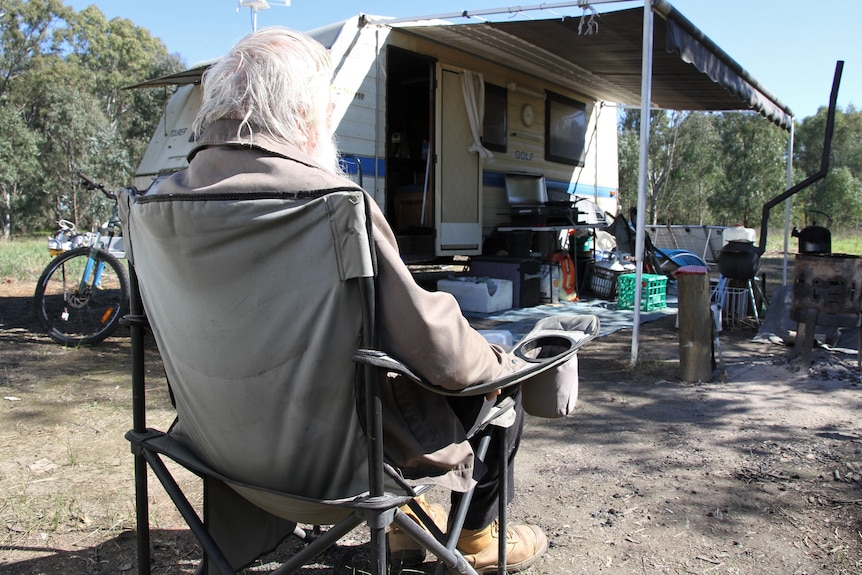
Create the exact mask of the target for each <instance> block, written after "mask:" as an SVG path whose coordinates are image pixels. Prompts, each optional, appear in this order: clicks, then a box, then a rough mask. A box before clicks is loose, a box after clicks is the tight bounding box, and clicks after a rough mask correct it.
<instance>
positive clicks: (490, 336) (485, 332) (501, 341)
mask: <svg viewBox="0 0 862 575" xmlns="http://www.w3.org/2000/svg"><path fill="white" fill-rule="evenodd" d="M477 331H478V332H479V333H481V334H482V337H484V338H485V341H487V342H488V343H496V344H497V345H502V346H503V347H505V348H507V349H508V348H510V347H512V339H513V337H512V332H511V331H509V330H507V329H480V330H477Z"/></svg>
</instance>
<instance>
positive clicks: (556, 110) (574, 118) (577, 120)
mask: <svg viewBox="0 0 862 575" xmlns="http://www.w3.org/2000/svg"><path fill="white" fill-rule="evenodd" d="M586 133H587V105H586V104H583V103H581V102H578V101H576V100H572V99H571V98H566V97H565V96H560V95H559V94H554V93H553V92H548V97H547V99H546V100H545V159H546V160H549V161H552V162H561V163H563V164H571V165H573V166H583V165H584V142H585V141H586Z"/></svg>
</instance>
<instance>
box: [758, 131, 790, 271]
mask: <svg viewBox="0 0 862 575" xmlns="http://www.w3.org/2000/svg"><path fill="white" fill-rule="evenodd" d="M795 131H796V124H795V123H794V122H793V117H792V116H791V118H790V138H789V139H788V141H787V187H788V188H790V187H792V186H793V136H794V132H795ZM763 248H764V249H766V246H763ZM789 253H790V198H787V199H786V200H784V259H783V260H782V263H781V285H783V286H786V285H787V255H788V254H789Z"/></svg>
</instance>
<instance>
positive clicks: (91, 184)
mask: <svg viewBox="0 0 862 575" xmlns="http://www.w3.org/2000/svg"><path fill="white" fill-rule="evenodd" d="M78 177H79V178H81V181H82V182H83V183H84V186H85V187H86V188H87V189H88V190H99V191H100V192H102V193H103V194H105V196H106V197H107V198H108V199H109V200H113V201H116V200H117V194H115V193H114V192H111V191H109V190H106V189H105V184H99V183H96V182H95V181H94V180H93V179H92V178H89V177H88V176H87V175H86V174H84V173H83V172H78Z"/></svg>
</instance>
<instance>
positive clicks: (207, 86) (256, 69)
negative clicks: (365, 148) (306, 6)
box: [193, 26, 338, 172]
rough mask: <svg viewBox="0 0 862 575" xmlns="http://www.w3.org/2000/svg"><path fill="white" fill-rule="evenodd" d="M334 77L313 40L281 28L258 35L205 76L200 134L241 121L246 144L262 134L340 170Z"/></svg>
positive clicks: (198, 125) (197, 124) (197, 128)
mask: <svg viewBox="0 0 862 575" xmlns="http://www.w3.org/2000/svg"><path fill="white" fill-rule="evenodd" d="M331 74H332V68H331V62H330V57H329V52H328V51H327V50H326V48H324V47H323V46H322V45H321V44H320V43H319V42H317V41H316V40H314V39H313V38H311V37H310V36H307V35H305V34H302V33H301V32H296V31H294V30H290V29H288V28H284V27H278V26H276V27H270V28H263V29H261V30H258V31H256V32H252V33H251V34H248V35H247V36H245V37H244V38H242V39H241V40H239V41H238V42H237V43H236V44H235V45H234V46H233V47H232V48H231V49H230V51H229V52H228V53H227V55H226V56H224V57H223V58H221V59H220V60H219V61H218V62H216V63H215V64H213V65H212V66H210V67H209V68H208V69H207V70H206V72H204V75H203V78H202V88H203V97H202V102H201V107H200V110H199V111H198V115H197V117H196V118H195V121H194V125H193V128H194V130H195V133H201V130H202V129H205V128H206V126H207V125H209V124H211V123H212V122H214V121H216V120H219V119H222V118H226V119H234V120H240V127H239V130H238V132H237V137H238V138H240V139H241V140H243V141H247V142H249V143H252V142H253V140H254V133H255V131H260V132H262V133H265V134H268V135H269V136H271V137H273V138H276V139H278V140H282V141H284V142H287V143H289V144H293V145H295V146H297V147H298V148H300V149H301V150H303V151H305V152H306V153H308V154H309V155H311V156H312V157H314V158H315V159H317V160H318V161H319V162H320V163H321V164H322V165H323V166H324V167H325V168H327V169H329V170H331V171H335V172H337V171H338V154H337V152H336V146H335V142H334V139H333V135H332V133H331V128H330V121H329V114H330V102H331V100H330V76H331Z"/></svg>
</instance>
